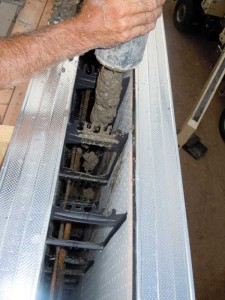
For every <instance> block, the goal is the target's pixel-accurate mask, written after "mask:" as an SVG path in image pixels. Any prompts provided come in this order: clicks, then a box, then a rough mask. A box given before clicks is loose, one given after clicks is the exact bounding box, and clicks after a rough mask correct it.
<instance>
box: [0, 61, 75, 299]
mask: <svg viewBox="0 0 225 300" xmlns="http://www.w3.org/2000/svg"><path fill="white" fill-rule="evenodd" d="M77 63H78V58H74V59H73V60H71V61H66V62H65V63H63V64H62V63H61V64H59V65H58V66H56V67H55V68H53V69H52V70H51V71H49V72H47V73H44V74H42V75H39V76H38V77H37V78H36V79H34V80H32V81H31V83H30V86H29V89H28V92H27V95H26V99H25V101H24V104H23V107H22V111H21V114H20V117H19V120H18V122H17V125H16V128H15V130H14V134H13V138H12V141H11V143H10V147H9V149H8V152H7V155H6V158H5V161H4V164H3V166H2V169H1V174H0V212H1V218H0V241H1V242H0V282H1V283H0V299H1V300H4V299H7V300H8V299H17V300H20V299H23V300H26V299H27V300H28V299H29V300H31V299H35V295H36V290H37V285H38V280H39V274H40V270H41V265H42V260H43V255H44V249H45V240H46V234H47V229H48V224H49V219H50V214H51V209H52V203H53V198H54V192H55V186H56V180H57V176H58V169H59V165H60V159H61V153H62V148H63V143H64V137H65V132H66V126H67V121H68V115H69V110H70V101H71V95H72V90H73V86H74V81H75V75H76V69H77Z"/></svg>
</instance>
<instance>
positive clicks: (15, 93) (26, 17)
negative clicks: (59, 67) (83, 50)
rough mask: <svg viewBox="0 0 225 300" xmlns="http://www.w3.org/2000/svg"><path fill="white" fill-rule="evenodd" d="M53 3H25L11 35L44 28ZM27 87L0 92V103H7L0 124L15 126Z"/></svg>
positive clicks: (21, 86) (33, 1)
mask: <svg viewBox="0 0 225 300" xmlns="http://www.w3.org/2000/svg"><path fill="white" fill-rule="evenodd" d="M53 3H54V0H39V1H36V0H30V1H27V2H26V4H25V6H24V8H23V10H22V11H21V12H20V14H19V16H18V18H17V21H16V23H15V26H14V28H13V30H12V34H16V33H23V32H28V31H32V30H35V29H36V28H37V27H42V26H46V25H47V24H48V19H49V18H50V14H51V9H52V7H53ZM27 86H28V82H26V83H24V84H22V85H19V86H17V87H15V88H14V89H12V90H10V91H9V90H8V91H7V92H5V91H0V98H1V100H0V101H1V102H2V103H3V102H4V103H9V105H8V108H7V111H6V113H5V116H4V119H3V122H2V124H4V125H12V126H14V125H15V123H16V120H17V117H18V115H19V112H20V109H21V106H22V104H23V100H24V96H25V94H26V90H27ZM2 94H3V95H2ZM1 102H0V103H1Z"/></svg>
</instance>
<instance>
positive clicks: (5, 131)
mask: <svg viewBox="0 0 225 300" xmlns="http://www.w3.org/2000/svg"><path fill="white" fill-rule="evenodd" d="M13 129H14V127H13V126H5V125H0V166H1V164H2V161H3V158H4V156H5V152H6V150H7V148H8V145H9V142H10V140H11V137H12V133H13Z"/></svg>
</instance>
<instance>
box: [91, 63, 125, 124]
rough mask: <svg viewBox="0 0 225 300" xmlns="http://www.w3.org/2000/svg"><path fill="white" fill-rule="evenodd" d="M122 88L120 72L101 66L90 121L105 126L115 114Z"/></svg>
mask: <svg viewBox="0 0 225 300" xmlns="http://www.w3.org/2000/svg"><path fill="white" fill-rule="evenodd" d="M121 90H122V73H120V72H116V71H111V70H109V69H106V68H104V67H102V68H101V70H100V73H99V76H98V80H97V86H96V92H95V104H94V107H93V109H92V112H91V118H90V119H91V122H92V123H95V124H99V125H103V127H107V125H108V124H109V123H111V122H112V120H113V119H114V118H115V116H116V112H117V107H118V104H119V101H120V93H121Z"/></svg>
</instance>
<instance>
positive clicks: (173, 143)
mask: <svg viewBox="0 0 225 300" xmlns="http://www.w3.org/2000/svg"><path fill="white" fill-rule="evenodd" d="M135 90H136V185H135V189H136V206H137V211H136V215H137V223H136V233H137V235H136V246H137V247H136V259H137V264H136V299H138V300H150V299H160V300H163V299H165V300H168V299H170V300H172V299H182V300H185V299H187V300H190V299H194V298H195V296H194V286H193V278H192V266H191V257H190V246H189V239H188V230H187V221H186V212H185V204H184V196H183V188H182V179H181V171H180V161H179V154H178V143H177V137H176V128H175V119H174V112H173V103H172V95H171V86H170V76H169V68H168V60H167V49H166V42H165V35H164V27H163V19H162V18H160V20H158V22H157V26H156V30H155V31H153V32H151V33H150V35H149V39H148V44H147V48H146V51H145V55H144V58H143V61H142V63H141V64H140V66H139V67H138V68H137V70H136V82H135Z"/></svg>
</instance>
